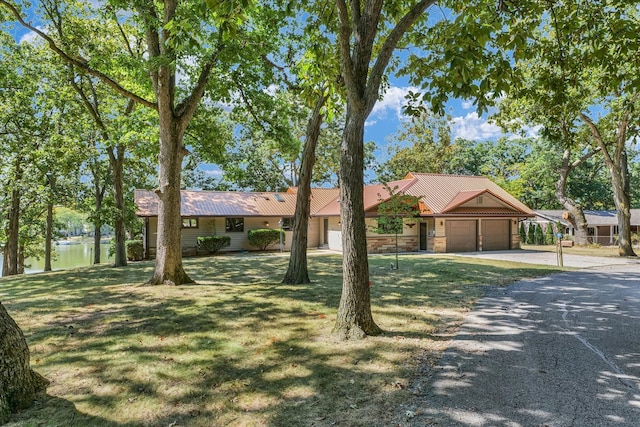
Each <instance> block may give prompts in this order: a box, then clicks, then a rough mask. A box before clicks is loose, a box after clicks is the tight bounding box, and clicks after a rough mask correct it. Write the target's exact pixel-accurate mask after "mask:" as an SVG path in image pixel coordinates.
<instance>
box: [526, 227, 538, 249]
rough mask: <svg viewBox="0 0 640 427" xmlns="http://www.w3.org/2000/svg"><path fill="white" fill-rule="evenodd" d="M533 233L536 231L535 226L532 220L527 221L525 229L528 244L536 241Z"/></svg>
mask: <svg viewBox="0 0 640 427" xmlns="http://www.w3.org/2000/svg"><path fill="white" fill-rule="evenodd" d="M535 233H536V226H535V224H534V223H533V222H530V223H529V230H528V231H527V243H528V244H530V245H533V244H535V243H536V241H535V236H534V235H535Z"/></svg>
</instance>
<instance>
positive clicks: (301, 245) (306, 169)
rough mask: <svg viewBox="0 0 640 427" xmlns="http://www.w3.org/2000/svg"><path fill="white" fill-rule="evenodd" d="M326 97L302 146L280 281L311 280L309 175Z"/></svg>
mask: <svg viewBox="0 0 640 427" xmlns="http://www.w3.org/2000/svg"><path fill="white" fill-rule="evenodd" d="M326 100H327V97H326V96H325V95H324V94H323V95H320V97H319V98H318V101H317V102H316V106H315V108H314V109H313V112H312V113H311V117H310V118H309V122H308V123H307V130H306V135H305V140H304V149H303V150H302V161H301V163H300V179H299V181H298V183H299V186H298V193H297V195H296V213H295V217H294V221H293V241H292V242H291V254H290V256H289V267H288V268H287V272H286V274H285V275H284V279H283V280H282V283H288V284H292V285H293V284H301V283H310V282H311V281H310V280H309V271H308V268H307V242H308V227H309V215H310V212H311V200H310V199H311V177H312V174H313V165H314V164H315V162H316V146H317V145H318V138H319V137H320V126H321V125H322V114H321V110H322V107H323V106H324V104H325V102H326Z"/></svg>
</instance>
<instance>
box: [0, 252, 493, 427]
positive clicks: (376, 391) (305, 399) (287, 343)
mask: <svg viewBox="0 0 640 427" xmlns="http://www.w3.org/2000/svg"><path fill="white" fill-rule="evenodd" d="M286 263H287V259H286V257H269V258H268V259H265V260H263V259H259V258H255V257H229V256H227V257H225V258H223V257H215V258H214V259H211V260H209V259H204V260H203V259H189V260H185V269H186V270H187V272H188V273H189V274H190V275H191V277H192V278H194V279H195V280H196V281H197V282H199V284H197V285H189V286H179V287H164V286H157V287H149V286H139V284H140V283H142V282H143V281H144V280H146V279H147V278H148V275H149V274H151V268H152V265H151V263H141V264H134V265H132V266H131V267H127V268H126V269H111V268H92V269H83V270H77V271H72V272H70V273H69V274H66V275H64V274H63V275H61V274H59V273H56V274H53V275H51V276H46V275H43V276H40V277H37V278H34V279H33V280H30V278H22V279H15V280H12V281H2V282H0V294H2V293H3V292H4V293H6V295H8V296H9V298H8V303H7V306H8V307H9V308H11V309H13V310H14V311H18V312H19V313H18V314H19V316H18V317H20V319H19V320H20V321H19V324H25V325H27V326H26V328H23V329H24V330H25V333H26V334H27V336H28V337H29V338H28V339H29V341H30V346H31V348H32V354H33V355H32V360H35V359H39V362H36V363H38V366H37V369H38V370H39V371H40V372H42V373H43V374H45V376H47V373H48V374H51V375H56V381H55V387H56V389H55V394H56V395H57V396H65V397H68V398H69V399H71V400H73V402H75V404H76V405H78V407H79V408H81V410H82V411H84V412H91V413H94V414H103V416H104V414H111V413H114V414H121V413H127V414H128V416H129V418H128V419H131V417H137V419H138V420H140V422H139V423H138V425H151V426H156V425H157V426H166V425H171V424H173V425H194V426H199V425H201V426H215V425H305V426H307V425H331V424H332V423H339V422H344V421H343V420H344V419H345V414H348V420H349V423H350V425H366V424H369V425H385V424H388V423H385V422H381V420H386V419H387V418H386V417H387V416H388V414H390V413H392V409H393V404H394V402H397V401H398V399H400V400H401V399H403V398H409V397H410V396H409V395H408V392H407V390H406V381H404V380H403V378H407V376H408V375H409V372H410V371H411V370H412V369H413V365H411V363H410V361H409V357H410V355H412V354H414V353H415V352H416V349H417V345H418V344H420V345H426V343H427V342H432V341H436V340H444V339H448V338H446V337H442V336H440V335H438V334H437V333H436V332H437V331H434V329H433V328H434V326H433V325H434V324H435V323H437V322H439V321H442V319H440V318H439V316H448V315H447V314H442V313H444V312H445V311H446V310H453V311H455V310H459V308H460V306H467V305H469V306H470V304H471V303H472V302H473V301H474V300H475V298H477V297H478V296H479V295H480V294H482V293H483V292H484V290H485V289H486V286H485V285H484V284H485V283H486V282H483V281H482V280H479V279H478V278H481V279H484V278H487V277H490V276H491V274H493V273H494V270H490V269H488V268H486V267H483V266H481V265H479V264H478V263H473V262H456V263H451V262H447V261H442V260H436V259H432V260H430V261H429V260H428V259H426V258H419V259H412V258H406V259H403V260H402V262H401V270H399V271H388V270H382V269H381V268H380V267H381V266H383V265H388V262H387V260H385V259H384V258H380V259H379V260H378V258H376V260H375V261H372V262H371V266H372V275H371V276H372V281H373V282H374V284H373V287H372V289H371V290H372V301H373V306H374V307H373V309H374V316H376V315H379V316H380V317H382V319H383V323H382V326H383V327H385V326H387V325H388V324H393V328H392V329H393V330H390V331H388V332H387V333H386V334H385V335H383V336H381V337H376V338H371V339H370V340H365V341H364V342H360V343H344V344H336V343H333V342H331V341H330V339H329V332H330V330H331V327H332V326H333V321H334V320H335V313H336V311H337V307H338V303H339V299H340V293H341V286H342V277H341V271H340V270H341V260H340V257H339V256H333V257H332V256H330V257H314V258H312V259H310V267H311V275H312V277H313V280H314V282H313V283H311V284H309V285H283V284H281V283H280V281H281V279H282V275H283V274H284V271H285V270H286ZM405 264H406V268H407V270H402V269H403V268H405ZM452 264H455V265H452ZM503 276H504V275H500V274H498V276H496V277H498V278H502V277H503ZM465 287H466V288H465ZM470 287H472V288H473V289H474V291H473V292H469V288H470ZM433 310H441V311H440V312H434V311H433ZM445 323H446V319H445ZM52 390H53V389H52ZM63 402H65V401H63ZM56 404H57V401H55V400H54V401H53V406H54V407H55V405H56ZM85 408H91V409H87V410H85ZM76 412H77V411H76ZM25 413H26V412H25ZM32 415H33V417H32V418H31V420H32V421H33V422H34V424H33V425H38V423H40V424H42V423H43V422H44V423H45V424H46V421H45V420H46V419H47V418H46V414H43V413H41V412H37V411H36V412H33V414H32ZM114 418H116V419H120V420H123V419H127V418H123V417H121V418H117V416H114ZM94 421H95V423H91V422H87V423H85V424H84V425H109V424H101V423H100V421H101V419H100V418H99V417H96V419H95V420H94ZM105 422H106V421H105ZM376 422H377V424H376ZM60 424H64V423H60Z"/></svg>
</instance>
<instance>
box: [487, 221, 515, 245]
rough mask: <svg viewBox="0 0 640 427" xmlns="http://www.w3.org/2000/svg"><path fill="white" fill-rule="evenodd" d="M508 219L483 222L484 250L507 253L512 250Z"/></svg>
mask: <svg viewBox="0 0 640 427" xmlns="http://www.w3.org/2000/svg"><path fill="white" fill-rule="evenodd" d="M510 224H511V221H510V220H508V219H483V220H482V250H483V251H506V250H509V249H511V239H510V238H509V237H510V234H511V233H510V232H509V226H510Z"/></svg>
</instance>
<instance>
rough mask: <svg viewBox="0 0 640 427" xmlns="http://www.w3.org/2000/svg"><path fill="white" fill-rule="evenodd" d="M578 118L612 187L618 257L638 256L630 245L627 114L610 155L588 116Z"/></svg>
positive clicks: (635, 97)
mask: <svg viewBox="0 0 640 427" xmlns="http://www.w3.org/2000/svg"><path fill="white" fill-rule="evenodd" d="M637 98H638V95H636V96H634V97H633V102H631V103H630V104H631V105H635V102H636V100H637ZM580 118H581V119H582V121H583V122H584V123H585V124H586V125H587V127H588V128H589V130H590V131H591V135H592V136H593V139H594V140H595V141H596V143H597V144H598V146H599V147H600V149H601V151H602V154H603V156H604V161H605V164H606V165H607V168H608V169H609V174H610V176H611V185H612V187H613V201H614V204H615V206H616V211H617V213H618V254H619V255H620V256H633V257H635V256H637V255H636V253H635V252H634V251H633V246H632V243H631V200H630V196H629V193H630V180H629V167H628V164H627V128H628V124H629V122H628V120H629V111H626V112H625V113H624V114H622V118H621V119H620V122H619V123H618V127H617V131H616V135H615V141H614V142H613V143H612V144H611V145H612V146H613V147H614V151H613V154H611V153H609V151H608V149H607V148H608V147H607V144H606V143H605V140H604V137H603V136H602V132H601V131H600V129H599V127H598V125H596V124H595V123H594V122H593V121H592V120H591V118H590V117H588V116H587V115H586V114H583V113H581V114H580Z"/></svg>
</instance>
